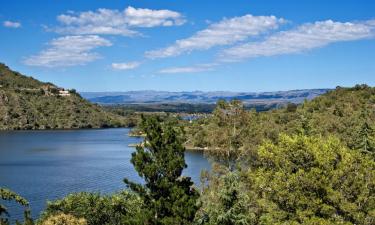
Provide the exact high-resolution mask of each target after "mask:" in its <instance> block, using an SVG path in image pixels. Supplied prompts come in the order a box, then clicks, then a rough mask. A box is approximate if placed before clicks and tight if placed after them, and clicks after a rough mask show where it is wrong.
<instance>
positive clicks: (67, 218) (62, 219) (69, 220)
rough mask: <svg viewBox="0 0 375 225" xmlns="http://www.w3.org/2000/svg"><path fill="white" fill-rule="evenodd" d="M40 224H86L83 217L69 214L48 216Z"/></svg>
mask: <svg viewBox="0 0 375 225" xmlns="http://www.w3.org/2000/svg"><path fill="white" fill-rule="evenodd" d="M41 225H87V222H86V220H85V219H83V218H79V219H78V218H76V217H74V216H72V215H69V214H64V213H61V214H58V215H55V216H50V217H49V218H48V219H47V220H45V221H44V222H43V223H42V224H41Z"/></svg>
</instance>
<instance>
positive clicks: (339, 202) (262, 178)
mask: <svg viewBox="0 0 375 225" xmlns="http://www.w3.org/2000/svg"><path fill="white" fill-rule="evenodd" d="M258 154H259V158H258V160H259V163H258V165H254V166H253V167H252V168H251V169H249V171H248V181H247V183H248V184H249V185H250V187H249V192H250V193H253V194H254V195H253V196H254V199H253V202H254V204H256V205H258V210H255V212H258V215H257V217H256V218H257V219H256V220H255V221H254V223H256V224H362V225H370V224H374V223H375V220H374V218H375V197H374V193H375V162H374V161H373V160H372V159H371V158H370V157H368V156H367V155H363V154H361V153H359V152H357V151H352V150H350V149H348V148H347V147H345V146H344V145H343V144H341V143H340V141H339V140H338V139H336V138H332V137H327V138H325V139H322V138H319V137H307V136H304V135H296V136H287V135H280V137H279V141H278V143H272V142H266V143H264V144H263V145H261V146H260V148H259V151H258Z"/></svg>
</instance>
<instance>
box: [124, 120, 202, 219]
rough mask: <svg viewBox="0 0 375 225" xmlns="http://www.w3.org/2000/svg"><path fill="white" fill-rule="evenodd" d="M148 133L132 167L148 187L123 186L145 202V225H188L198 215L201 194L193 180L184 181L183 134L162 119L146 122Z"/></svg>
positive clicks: (144, 121)
mask: <svg viewBox="0 0 375 225" xmlns="http://www.w3.org/2000/svg"><path fill="white" fill-rule="evenodd" d="M141 128H142V129H143V130H144V132H145V133H146V137H145V141H144V143H145V144H144V147H141V146H138V147H137V149H136V152H134V153H133V154H132V159H131V163H132V164H133V165H134V167H135V169H136V171H137V172H138V174H139V176H141V177H142V178H143V179H144V180H145V184H144V185H141V184H136V183H133V182H131V181H129V180H128V179H124V182H125V183H126V184H127V185H128V187H130V189H132V190H133V191H135V192H136V193H138V194H139V196H140V197H141V199H142V200H143V202H144V210H143V214H142V218H141V221H142V222H140V223H142V224H174V225H178V224H189V223H190V222H191V221H192V220H193V219H194V216H195V212H196V211H197V204H196V201H197V199H198V197H199V194H198V192H197V191H196V190H195V189H194V188H193V187H192V185H193V182H192V181H191V180H190V177H182V176H181V173H182V170H183V169H184V168H186V167H187V166H186V164H185V158H184V152H185V148H184V147H183V145H182V138H181V133H182V130H181V128H179V127H178V126H176V124H173V123H171V122H169V123H161V121H160V118H159V117H150V118H147V119H143V121H142V124H141Z"/></svg>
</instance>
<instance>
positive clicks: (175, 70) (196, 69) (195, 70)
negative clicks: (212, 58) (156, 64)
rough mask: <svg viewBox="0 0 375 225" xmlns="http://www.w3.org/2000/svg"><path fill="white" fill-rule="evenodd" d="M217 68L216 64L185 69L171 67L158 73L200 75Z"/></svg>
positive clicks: (198, 65)
mask: <svg viewBox="0 0 375 225" xmlns="http://www.w3.org/2000/svg"><path fill="white" fill-rule="evenodd" d="M216 66H217V64H216V63H209V64H197V65H195V66H186V67H171V68H165V69H162V70H160V71H159V73H166V74H174V73H200V72H206V71H212V70H214V68H215V67H216Z"/></svg>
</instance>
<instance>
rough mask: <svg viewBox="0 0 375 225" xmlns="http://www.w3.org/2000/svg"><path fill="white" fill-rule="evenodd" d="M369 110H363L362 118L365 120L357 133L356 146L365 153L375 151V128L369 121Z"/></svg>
mask: <svg viewBox="0 0 375 225" xmlns="http://www.w3.org/2000/svg"><path fill="white" fill-rule="evenodd" d="M368 117H369V116H368V112H367V110H363V111H362V112H361V115H360V119H361V120H362V121H363V122H362V125H361V126H360V128H359V131H358V134H357V140H356V145H355V148H356V149H358V150H361V151H362V152H364V153H370V154H374V153H375V144H374V130H373V129H372V127H371V125H370V124H369V122H368Z"/></svg>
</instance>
